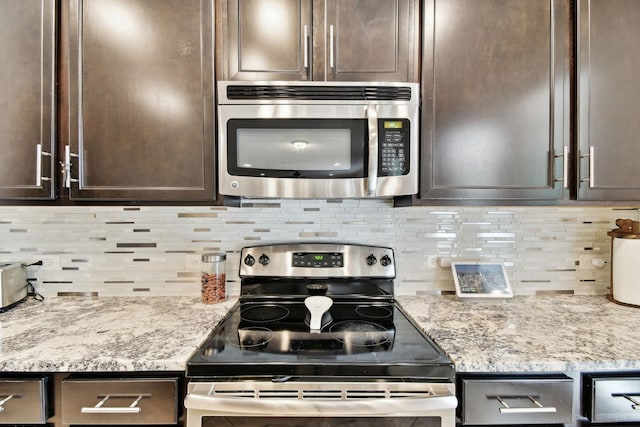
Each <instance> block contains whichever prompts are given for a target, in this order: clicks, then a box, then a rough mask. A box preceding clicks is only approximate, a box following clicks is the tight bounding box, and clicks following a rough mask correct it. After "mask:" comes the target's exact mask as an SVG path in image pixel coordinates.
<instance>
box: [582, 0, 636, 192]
mask: <svg viewBox="0 0 640 427" xmlns="http://www.w3.org/2000/svg"><path fill="white" fill-rule="evenodd" d="M639 70H640V2H638V1H637V0H598V1H595V0H579V2H578V58H577V79H576V80H577V85H578V90H577V92H578V100H577V104H578V126H577V128H578V149H579V153H578V156H579V162H578V177H577V178H578V199H581V200H640V165H639V163H638V152H639V151H640V78H639V77H638V75H639Z"/></svg>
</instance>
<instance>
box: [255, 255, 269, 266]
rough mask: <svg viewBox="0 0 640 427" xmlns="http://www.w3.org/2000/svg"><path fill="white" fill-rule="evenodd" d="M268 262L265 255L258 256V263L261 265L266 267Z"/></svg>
mask: <svg viewBox="0 0 640 427" xmlns="http://www.w3.org/2000/svg"><path fill="white" fill-rule="evenodd" d="M269 261H271V260H270V259H269V257H268V256H267V254H262V255H260V258H258V262H259V263H260V264H262V265H267V264H269Z"/></svg>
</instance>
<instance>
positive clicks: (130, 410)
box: [80, 394, 151, 414]
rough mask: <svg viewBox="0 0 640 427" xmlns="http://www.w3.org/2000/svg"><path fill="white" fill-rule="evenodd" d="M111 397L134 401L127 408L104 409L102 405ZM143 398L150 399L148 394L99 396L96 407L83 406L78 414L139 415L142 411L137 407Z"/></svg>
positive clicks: (113, 407)
mask: <svg viewBox="0 0 640 427" xmlns="http://www.w3.org/2000/svg"><path fill="white" fill-rule="evenodd" d="M112 397H125V398H132V399H134V401H133V402H132V403H131V405H129V406H120V407H116V406H110V407H105V406H104V404H105V403H107V401H108V400H109V399H110V398H112ZM143 397H151V395H150V394H133V395H132V394H107V395H99V396H98V398H102V400H100V402H98V403H97V404H96V406H85V407H83V408H82V409H80V412H81V413H83V414H139V413H140V412H141V411H142V408H140V407H139V406H138V403H140V401H141V400H142V398H143Z"/></svg>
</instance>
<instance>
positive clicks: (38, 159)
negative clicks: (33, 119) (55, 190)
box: [36, 144, 51, 187]
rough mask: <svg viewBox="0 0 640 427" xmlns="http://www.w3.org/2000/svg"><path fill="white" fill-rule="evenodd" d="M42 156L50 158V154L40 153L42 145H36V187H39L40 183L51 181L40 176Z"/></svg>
mask: <svg viewBox="0 0 640 427" xmlns="http://www.w3.org/2000/svg"><path fill="white" fill-rule="evenodd" d="M42 156H47V157H51V153H48V152H46V151H42V144H36V186H37V187H40V186H41V185H42V181H51V177H48V176H42Z"/></svg>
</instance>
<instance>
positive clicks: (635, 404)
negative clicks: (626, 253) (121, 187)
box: [0, 393, 640, 411]
mask: <svg viewBox="0 0 640 427" xmlns="http://www.w3.org/2000/svg"><path fill="white" fill-rule="evenodd" d="M639 395H640V393H611V397H623V398H625V399H627V400H628V401H629V402H631V409H633V410H634V411H636V410H639V409H640V402H639V401H638V399H634V397H637V396H639ZM0 403H1V402H0Z"/></svg>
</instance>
